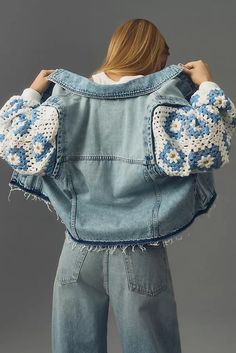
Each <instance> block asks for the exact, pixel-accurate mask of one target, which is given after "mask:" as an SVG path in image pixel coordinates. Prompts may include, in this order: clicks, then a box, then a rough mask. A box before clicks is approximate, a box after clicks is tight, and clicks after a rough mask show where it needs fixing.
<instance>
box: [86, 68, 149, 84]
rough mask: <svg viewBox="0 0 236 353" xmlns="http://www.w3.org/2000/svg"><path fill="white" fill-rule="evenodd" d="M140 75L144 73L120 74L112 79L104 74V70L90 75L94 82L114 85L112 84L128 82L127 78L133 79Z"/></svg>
mask: <svg viewBox="0 0 236 353" xmlns="http://www.w3.org/2000/svg"><path fill="white" fill-rule="evenodd" d="M142 76H144V75H132V76H122V77H121V78H120V79H119V80H118V81H114V80H112V79H111V78H110V77H108V76H107V75H106V74H105V72H103V71H101V72H98V73H97V74H94V75H92V79H93V81H94V82H96V83H100V84H105V85H109V84H110V85H114V84H119V83H124V82H128V81H129V80H133V79H134V78H137V77H142Z"/></svg>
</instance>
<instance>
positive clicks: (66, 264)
mask: <svg viewBox="0 0 236 353" xmlns="http://www.w3.org/2000/svg"><path fill="white" fill-rule="evenodd" d="M87 253H88V250H87V249H86V248H84V249H83V250H80V249H78V248H77V247H75V248H73V247H72V246H71V243H70V242H68V241H66V240H65V241H64V244H63V247H62V251H61V254H60V257H59V261H58V266H57V272H56V277H55V280H56V281H57V282H59V283H61V284H69V283H76V282H78V281H79V275H80V271H81V268H82V265H83V262H84V260H85V258H86V255H87Z"/></svg>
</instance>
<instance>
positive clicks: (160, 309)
mask: <svg viewBox="0 0 236 353" xmlns="http://www.w3.org/2000/svg"><path fill="white" fill-rule="evenodd" d="M109 303H110V304H111V306H112V309H113V312H114V316H115V320H116V326H117V330H118V332H119V335H120V338H121V345H122V350H123V353H181V345H180V334H179V327H178V320H177V310H176V309H177V308H176V301H175V297H174V291H173V284H172V278H171V273H170V267H169V262H168V258H167V250H166V248H165V247H164V245H163V244H160V245H159V246H150V245H146V251H142V250H141V249H139V248H136V249H135V251H132V250H131V248H127V251H126V252H125V253H124V252H122V251H121V249H119V248H117V249H116V251H115V252H113V253H112V254H111V253H110V252H109V251H100V252H95V251H93V252H89V251H88V249H87V248H84V249H82V250H81V249H79V247H74V248H73V247H72V246H71V242H68V241H67V240H66V239H65V241H64V244H63V248H62V251H61V254H60V257H59V261H58V267H57V272H56V276H55V280H54V285H53V303H52V331H51V333H52V338H51V339H52V341H51V342H52V352H53V353H107V340H106V338H107V319H108V309H109Z"/></svg>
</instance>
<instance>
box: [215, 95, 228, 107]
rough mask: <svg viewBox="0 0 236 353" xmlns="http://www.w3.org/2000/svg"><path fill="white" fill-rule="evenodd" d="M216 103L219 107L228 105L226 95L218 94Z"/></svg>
mask: <svg viewBox="0 0 236 353" xmlns="http://www.w3.org/2000/svg"><path fill="white" fill-rule="evenodd" d="M214 104H215V106H216V107H218V108H225V107H226V105H227V99H226V97H225V96H224V95H221V96H217V97H216V99H215V103H214Z"/></svg>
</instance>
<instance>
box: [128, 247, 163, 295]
mask: <svg viewBox="0 0 236 353" xmlns="http://www.w3.org/2000/svg"><path fill="white" fill-rule="evenodd" d="M129 250H130V251H128V252H127V253H126V254H124V262H125V268H126V274H127V281H128V288H129V290H130V291H133V292H137V293H140V294H146V295H151V296H153V295H157V294H159V293H160V292H162V291H163V290H165V289H166V287H167V280H168V278H167V276H168V266H169V264H168V260H167V252H166V248H165V247H164V245H163V244H160V245H159V246H149V245H148V246H147V247H146V250H145V251H141V250H139V249H138V250H135V251H132V250H131V249H129Z"/></svg>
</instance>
